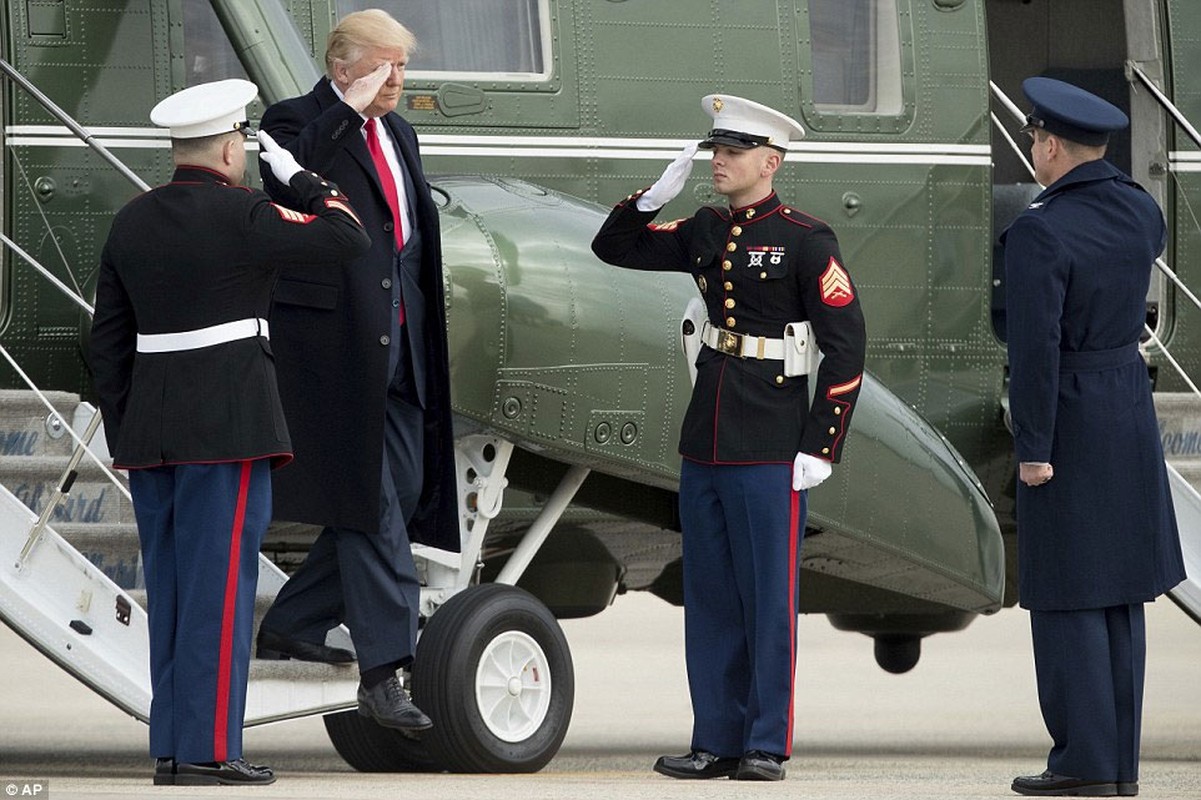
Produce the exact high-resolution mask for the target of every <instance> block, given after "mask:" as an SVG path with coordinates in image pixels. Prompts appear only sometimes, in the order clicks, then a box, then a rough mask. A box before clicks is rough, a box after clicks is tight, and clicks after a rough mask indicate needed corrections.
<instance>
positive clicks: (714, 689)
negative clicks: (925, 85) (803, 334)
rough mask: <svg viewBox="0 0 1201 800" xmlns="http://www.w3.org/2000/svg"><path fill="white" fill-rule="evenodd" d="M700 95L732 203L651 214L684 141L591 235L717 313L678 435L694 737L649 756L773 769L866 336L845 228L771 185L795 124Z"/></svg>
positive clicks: (679, 181)
mask: <svg viewBox="0 0 1201 800" xmlns="http://www.w3.org/2000/svg"><path fill="white" fill-rule="evenodd" d="M702 106H703V108H704V109H705V111H706V112H707V113H708V114H710V116H712V117H713V125H714V128H713V130H712V131H711V132H710V134H709V136H708V138H706V139H705V140H704V142H702V143H701V145H700V146H701V147H704V148H706V149H712V150H713V151H714V157H713V170H714V186H715V188H716V189H717V191H719V192H721V193H723V194H726V195H727V197H728V198H729V199H730V202H731V207H729V208H718V207H704V208H701V209H700V210H698V211H697V212H696V213H695V214H694V215H693V216H692V217H690V218H688V219H682V220H675V221H672V222H666V223H656V222H652V220H653V219H654V217H655V215H656V213H657V212H658V209H659V208H660V207H661V206H662V205H663V204H664V203H665V202H667V201H668V200H670V198H671V196H674V193H676V192H678V191H679V189H680V188H682V186H683V183H684V179H685V178H686V177H687V171H688V169H690V165H691V161H692V157H693V155H694V154H695V152H696V147H695V146H693V147H691V148H686V149H685V152H684V153H683V154H681V156H680V158H678V159H677V160H676V162H674V163H673V164H672V165H671V166H669V167H668V169H667V171H666V172H665V173H664V176H663V177H662V178H661V179H660V181H659V182H658V183H656V184H655V185H654V186H652V187H651V188H650V189H648V190H646V191H644V192H637V193H635V194H634V195H631V196H630V197H629V198H627V199H626V200H624V201H622V202H621V203H619V204H618V205H617V207H616V208H614V209H613V211H612V213H611V214H610V215H609V217H608V219H607V220H606V221H605V223H604V225H603V226H602V227H601V229H600V231H599V232H598V233H597V235H596V237H595V239H594V240H593V243H592V248H593V250H594V252H595V253H596V254H597V255H598V256H599V257H600V258H601V259H602V260H604V261H606V262H608V263H610V264H615V265H617V266H621V267H628V268H633V269H646V270H673V271H679V272H686V273H688V274H690V275H691V276H692V277H693V279H694V280H695V281H696V284H697V288H698V289H699V290H700V293H701V297H702V299H703V300H704V304H705V309H706V317H707V322H706V323H705V324H704V325H703V329H702V332H701V336H702V339H703V341H704V343H705V344H704V346H703V347H701V349H700V351H699V355H698V356H697V359H696V383H695V386H694V388H693V392H692V398H691V401H690V403H689V406H688V410H687V413H686V414H685V417H684V421H683V426H682V430H681V434H680V454H681V455H682V456H683V464H682V467H681V472H680V519H681V523H682V528H683V537H684V539H683V567H684V610H685V647H686V658H687V665H688V682H689V688H690V692H691V696H692V710H693V717H694V724H693V735H692V747H691V752H690V753H689V754H688V755H685V756H680V757H673V756H665V757H663V758H660V759H659V761H658V762H657V763H656V765H655V769H656V771H658V772H661V773H663V774H666V775H669V776H671V777H676V778H711V777H723V776H727V775H730V776H733V777H736V778H739V779H760V780H778V779H780V778H783V777H784V769H783V766H782V762H783V761H784V760H786V759H787V758H788V757H789V756H790V755H791V752H792V738H793V690H794V675H795V664H796V620H797V604H798V598H799V594H798V578H799V570H800V566H799V565H800V561H799V558H800V548H801V538H802V536H803V533H804V528H805V518H806V511H807V497H808V494H807V489H808V488H809V487H811V486H813V485H816V484H817V483H818V482H820V480H822V479H824V477H825V476H827V475H829V473H830V466H829V465H830V464H832V463H835V462H837V461H838V460H839V458H840V456H841V454H842V448H843V445H844V443H845V440H846V434H847V430H848V428H849V425H850V421H851V416H852V412H853V411H854V408H855V402H856V399H857V398H858V395H859V387H860V382H861V379H862V374H863V360H864V347H865V342H866V337H865V332H864V324H863V315H862V312H861V310H860V306H859V298H858V294H857V292H856V290H855V286H854V283H853V281H852V280H851V277H850V275H849V273H848V272H847V269H846V267H845V266H844V265H843V263H842V255H841V253H840V252H839V248H838V241H837V239H836V237H835V235H834V232H833V231H832V230H831V229H830V227H829V226H828V225H827V224H826V223H824V222H822V221H821V220H819V219H816V218H815V217H812V216H810V215H808V214H805V213H803V212H801V211H799V210H797V209H795V208H792V207H791V206H788V205H785V204H784V203H783V202H781V200H780V198H779V197H778V196H777V195H776V194H775V192H774V191H773V190H772V182H771V176H772V174H774V172H775V170H776V169H777V168H778V166H779V162H780V159H781V158H782V157H783V153H784V152H785V150H786V148H787V144H788V141H789V139H790V138H797V137H799V136H801V135H803V133H804V131H803V130H802V129H801V127H800V125H799V124H798V123H796V122H795V121H794V120H792V119H790V118H788V117H786V116H785V115H783V114H780V113H779V112H776V111H774V110H772V109H770V108H767V107H765V106H761V105H759V104H757V103H754V102H752V101H749V100H745V99H743V98H738V97H730V96H726V95H720V96H717V95H710V96H708V97H705V98H704V99H703V100H702ZM748 163H749V164H751V165H752V166H751V170H752V171H751V172H750V173H746V172H743V171H740V170H742V169H743V167H740V166H738V165H739V164H743V165H745V164H748ZM756 170H757V171H756ZM740 176H742V177H748V178H749V180H750V183H749V184H739V183H738V182H739V181H740V180H742V177H740ZM805 321H808V322H809V323H810V325H811V326H812V330H813V331H814V332H815V333H816V340H817V343H818V344H819V345H820V347H821V351H822V353H823V354H824V359H823V360H822V361H821V366H820V368H819V369H818V370H817V373H816V375H810V374H790V373H795V372H796V370H792V369H789V368H787V367H786V362H785V361H784V358H783V353H784V349H785V348H786V347H789V346H792V340H791V339H786V338H785V335H784V332H785V328H786V326H789V324H790V323H802V322H805ZM810 346H811V343H810ZM810 382H814V383H815V384H816V386H815V392H814V395H815V399H814V402H813V403H812V405H810V402H809V386H810Z"/></svg>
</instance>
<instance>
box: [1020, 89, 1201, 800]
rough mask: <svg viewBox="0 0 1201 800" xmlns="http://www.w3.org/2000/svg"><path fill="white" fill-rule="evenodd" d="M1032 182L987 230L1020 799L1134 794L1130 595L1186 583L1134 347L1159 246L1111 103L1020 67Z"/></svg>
mask: <svg viewBox="0 0 1201 800" xmlns="http://www.w3.org/2000/svg"><path fill="white" fill-rule="evenodd" d="M1022 89H1023V91H1024V92H1025V94H1026V97H1027V98H1028V99H1029V101H1030V102H1031V103H1032V104H1033V110H1032V112H1031V113H1030V114H1029V115H1028V116H1027V118H1026V122H1027V125H1026V127H1025V128H1024V129H1023V130H1026V131H1027V132H1028V133H1030V135H1031V136H1032V138H1033V144H1032V148H1031V154H1032V160H1033V162H1034V168H1035V176H1036V178H1037V179H1038V181H1039V183H1040V184H1042V185H1043V186H1046V187H1047V188H1046V189H1045V190H1044V191H1043V192H1042V193H1041V194H1040V195H1039V196H1038V197H1037V198H1035V200H1034V202H1032V203H1031V204H1030V206H1029V208H1027V209H1026V210H1025V211H1024V212H1023V213H1022V214H1021V215H1020V216H1019V217H1018V218H1017V220H1015V221H1014V223H1013V224H1012V225H1011V226H1010V227H1009V228H1008V230H1006V231H1005V233H1004V234H1003V235H1002V242H1003V244H1004V249H1005V272H1006V280H1007V286H1008V293H1007V307H1008V346H1009V367H1010V386H1009V400H1010V410H1011V414H1012V420H1013V437H1014V445H1015V448H1016V454H1017V460H1018V462H1019V467H1018V469H1019V478H1020V480H1019V481H1018V487H1017V524H1018V571H1019V593H1020V601H1021V605H1022V607H1023V608H1026V609H1029V611H1030V624H1031V631H1032V635H1033V641H1034V661H1035V670H1036V676H1037V682H1038V694H1039V702H1040V704H1041V706H1042V712H1043V719H1044V720H1045V722H1046V725H1047V730H1048V732H1049V733H1050V734H1051V737H1052V740H1053V742H1054V745H1053V747H1052V748H1051V752H1050V755H1049V757H1048V759H1047V769H1046V771H1045V772H1043V773H1042V774H1041V775H1031V776H1022V777H1018V778H1016V779H1015V780H1014V781H1013V785H1012V789H1013V790H1014V791H1015V792H1018V793H1019V794H1028V795H1089V796H1113V795H1118V796H1132V795H1135V794H1137V793H1138V755H1139V731H1140V724H1141V712H1142V708H1141V706H1142V692H1143V668H1144V661H1145V654H1146V639H1145V631H1144V622H1143V604H1144V603H1147V602H1150V601H1152V600H1154V599H1155V598H1156V597H1157V596H1159V595H1160V594H1162V593H1164V592H1165V591H1167V590H1168V589H1171V588H1172V587H1173V586H1175V585H1176V584H1177V583H1179V582H1180V581H1181V580H1183V579H1184V577H1185V574H1184V566H1183V561H1182V558H1181V552H1180V540H1179V536H1178V533H1177V530H1176V517H1175V513H1174V511H1173V509H1172V498H1171V494H1170V492H1169V487H1168V478H1167V473H1166V469H1165V467H1164V461H1163V452H1162V450H1161V447H1160V441H1159V433H1158V426H1157V423H1156V419H1155V409H1154V406H1153V405H1152V400H1151V384H1150V380H1149V379H1148V375H1147V368H1146V365H1145V363H1144V362H1143V359H1142V358H1141V356H1140V354H1139V350H1138V343H1139V336H1140V334H1141V333H1142V331H1143V325H1144V321H1145V318H1146V301H1145V299H1146V296H1147V288H1148V285H1149V282H1150V278H1151V270H1152V266H1153V263H1154V261H1155V258H1156V256H1157V255H1159V253H1160V252H1161V251H1162V250H1163V248H1164V243H1165V241H1166V232H1165V226H1164V220H1163V215H1162V214H1161V213H1160V210H1159V207H1158V206H1157V205H1156V203H1155V200H1154V199H1153V198H1152V197H1151V196H1150V195H1149V194H1148V193H1147V192H1146V191H1144V190H1143V189H1142V187H1140V186H1139V185H1138V184H1136V183H1135V182H1134V181H1133V180H1131V179H1130V178H1129V177H1128V176H1127V175H1125V174H1123V173H1122V172H1121V171H1120V170H1118V169H1117V168H1115V167H1114V166H1113V165H1112V164H1110V163H1109V162H1107V161H1105V160H1104V158H1103V157H1104V155H1105V149H1106V144H1107V141H1108V136H1109V133H1110V132H1111V131H1115V130H1121V129H1122V128H1125V127H1126V125H1127V124H1128V122H1129V120H1128V119H1127V117H1126V115H1125V114H1124V113H1123V112H1122V111H1121V110H1119V109H1118V108H1116V107H1114V106H1113V105H1111V104H1109V103H1107V102H1106V101H1104V100H1102V99H1100V98H1098V97H1096V96H1095V95H1092V94H1090V93H1088V92H1085V91H1084V90H1082V89H1080V88H1078V87H1076V86H1072V85H1071V84H1067V83H1063V82H1061V81H1057V80H1052V79H1049V78H1042V77H1035V78H1029V79H1027V80H1026V81H1025V82H1024V83H1023V84H1022Z"/></svg>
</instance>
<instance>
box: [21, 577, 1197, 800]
mask: <svg viewBox="0 0 1201 800" xmlns="http://www.w3.org/2000/svg"><path fill="white" fill-rule="evenodd" d="M563 627H564V630H565V631H566V633H567V637H568V640H569V642H570V644H571V648H572V652H573V655H574V660H575V669H576V704H575V712H574V715H573V718H572V723H571V728H570V730H569V732H568V735H567V739H566V741H565V742H564V745H563V748H562V750H561V751H560V753H559V755H558V756H557V757H556V758H555V759H554V760H553V761H552V762H551V763H550V765H548V766H547V768H546V769H544V770H543V771H542V772H540V773H537V774H535V775H429V774H364V773H358V772H355V771H353V770H352V769H350V768H349V767H348V766H347V765H346V763H345V762H343V761H342V760H341V758H339V756H338V755H337V753H336V752H335V751H334V749H333V747H332V746H331V745H330V743H329V739H328V738H327V737H326V734H325V729H324V726H323V724H322V723H321V721H320V720H319V719H305V720H294V721H290V722H283V723H279V724H276V725H270V726H265V727H259V728H253V729H250V730H248V731H247V732H246V737H245V739H246V744H245V751H246V756H247V757H248V758H249V759H250V760H252V761H255V762H257V763H267V764H270V765H271V766H273V767H274V768H275V770H276V772H277V774H278V775H279V780H278V781H277V782H276V783H275V784H274V785H272V786H266V787H254V788H238V787H212V788H207V787H206V788H191V787H154V786H152V785H151V782H150V772H151V762H150V760H149V758H148V757H147V756H146V755H145V753H146V727H145V726H144V725H143V724H142V723H139V722H137V721H135V720H133V719H131V718H129V717H127V716H126V715H124V714H123V713H121V712H120V711H118V710H116V709H115V708H114V707H112V706H111V705H109V704H108V703H107V702H105V701H104V700H102V699H101V698H99V697H97V696H96V695H94V694H92V693H91V692H90V691H88V690H87V689H86V688H84V687H83V686H82V685H81V684H79V683H78V682H76V681H75V680H74V679H72V678H71V677H69V676H68V675H67V674H66V673H64V672H62V671H61V670H60V669H58V668H57V667H56V666H54V665H52V664H51V663H50V662H48V661H46V660H45V659H44V658H43V657H41V656H40V655H39V654H38V653H37V652H36V651H34V650H33V649H32V648H30V647H29V646H28V645H26V644H25V643H24V642H23V641H21V640H20V639H19V638H18V637H17V636H16V635H15V634H13V633H12V632H11V631H9V630H8V629H7V628H4V627H3V626H0V791H2V792H4V797H8V796H13V797H41V798H52V799H53V800H66V799H67V798H104V797H120V798H147V797H155V798H163V797H220V798H221V799H222V800H233V799H234V798H330V800H355V799H356V798H370V800H381V799H382V798H390V797H395V796H404V797H409V798H437V800H475V798H489V800H492V799H493V798H503V797H507V796H512V797H521V798H522V799H523V800H540V799H541V798H547V799H548V800H549V799H550V798H554V799H555V800H558V799H559V798H581V800H588V799H590V798H597V800H600V798H604V800H612V799H614V798H631V799H633V800H642V799H644V798H645V800H650V799H651V798H655V799H656V800H657V799H658V798H677V797H678V798H689V800H693V799H694V798H695V799H696V800H704V798H711V797H712V798H717V797H720V798H744V797H759V796H763V795H771V796H777V797H796V798H807V799H808V798H812V800H825V799H826V798H831V799H833V798H855V799H856V800H861V799H863V798H872V800H889V798H914V797H936V798H941V797H948V798H1005V797H1016V795H1014V794H1012V793H1011V792H1010V791H1009V783H1010V781H1011V780H1012V779H1013V777H1014V776H1015V775H1018V774H1030V773H1037V772H1041V771H1042V770H1043V768H1044V765H1045V757H1046V751H1047V748H1048V747H1049V745H1050V741H1049V739H1048V737H1047V734H1046V732H1045V731H1044V729H1043V726H1042V720H1041V717H1040V716H1039V711H1038V702H1037V698H1036V695H1035V690H1034V671H1033V663H1032V659H1031V656H1030V644H1029V619H1028V617H1027V615H1026V614H1025V613H1024V612H1022V611H1021V610H1018V609H1006V610H1004V611H1001V612H1000V613H998V614H996V615H994V616H992V617H986V618H981V619H979V620H977V621H976V622H974V623H973V624H972V625H971V626H970V627H969V628H968V629H967V630H966V631H963V632H961V633H953V634H944V635H939V636H935V637H932V638H930V639H927V640H925V642H924V647H923V653H922V658H921V661H920V662H919V663H918V665H917V667H916V668H915V669H914V670H912V671H911V672H909V673H907V674H905V675H891V674H888V673H886V672H884V671H883V670H881V669H880V668H879V667H877V666H876V665H875V662H874V660H873V658H872V645H871V640H870V639H868V638H866V637H863V636H860V635H858V634H851V633H844V632H839V631H835V630H834V629H833V628H831V627H830V625H829V624H828V623H827V622H826V620H825V618H824V617H803V618H802V620H801V624H800V626H799V647H800V652H799V656H798V659H797V661H798V668H797V698H796V739H795V743H794V751H793V758H792V760H791V761H789V762H788V765H787V768H788V778H787V780H785V781H784V782H783V783H781V784H751V783H743V782H734V781H728V780H717V781H706V782H696V781H689V782H678V781H673V780H670V779H668V778H664V777H662V776H659V775H656V774H654V773H653V772H651V770H650V767H651V764H652V763H653V762H654V759H655V758H656V757H657V756H659V755H661V754H664V753H680V752H684V751H686V750H687V749H688V735H689V729H690V722H691V714H690V711H689V705H688V693H687V685H686V683H685V680H684V658H683V615H682V612H681V611H680V609H678V608H673V607H671V606H669V605H667V604H666V603H663V602H662V601H660V600H658V599H656V598H654V597H652V596H649V595H645V594H641V593H637V594H631V595H625V596H621V597H619V598H617V601H616V602H615V603H614V605H613V607H612V608H610V609H608V610H607V611H605V612H604V613H602V614H600V615H598V616H596V617H592V618H589V619H585V620H569V621H565V622H564V623H563ZM1147 629H1148V651H1149V655H1148V664H1147V691H1146V699H1145V710H1144V721H1143V748H1142V754H1143V760H1142V775H1141V790H1142V791H1141V796H1142V797H1145V798H1164V799H1165V800H1177V799H1179V800H1186V799H1187V800H1197V799H1198V798H1201V627H1198V626H1197V625H1196V624H1194V623H1193V622H1192V620H1191V619H1189V618H1188V617H1187V616H1186V615H1185V614H1184V613H1183V612H1181V611H1180V610H1179V609H1178V608H1176V607H1175V606H1174V605H1173V604H1172V603H1171V602H1169V601H1167V600H1161V601H1160V602H1158V603H1155V604H1153V605H1151V606H1149V607H1148V609H1147ZM39 787H40V788H39ZM0 800H3V798H2V797H0Z"/></svg>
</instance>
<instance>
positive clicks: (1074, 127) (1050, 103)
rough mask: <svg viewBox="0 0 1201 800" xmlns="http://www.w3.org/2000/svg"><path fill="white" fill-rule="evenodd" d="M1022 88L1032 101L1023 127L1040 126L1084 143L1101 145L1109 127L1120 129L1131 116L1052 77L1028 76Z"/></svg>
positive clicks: (1076, 87)
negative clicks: (1031, 108) (1031, 107)
mask: <svg viewBox="0 0 1201 800" xmlns="http://www.w3.org/2000/svg"><path fill="white" fill-rule="evenodd" d="M1022 91H1023V92H1024V93H1025V95H1026V98H1027V99H1028V100H1029V101H1030V102H1031V103H1033V104H1034V109H1033V110H1032V111H1031V112H1030V113H1029V114H1027V115H1026V126H1025V127H1024V128H1022V130H1030V129H1032V128H1042V129H1043V130H1045V131H1047V132H1049V133H1053V134H1055V135H1056V136H1062V137H1063V138H1064V139H1070V140H1072V141H1073V142H1080V143H1081V144H1086V145H1094V146H1095V145H1102V144H1105V143H1106V142H1108V141H1109V134H1110V132H1111V131H1120V130H1122V129H1123V128H1125V127H1126V126H1127V125H1129V124H1130V118H1129V117H1127V116H1126V114H1125V113H1124V112H1123V111H1122V110H1121V109H1120V108H1118V107H1117V106H1115V105H1113V104H1112V103H1109V102H1107V101H1105V100H1102V99H1101V98H1100V97H1097V96H1096V95H1095V94H1092V93H1091V92H1086V91H1084V90H1083V89H1081V88H1080V87H1079V86H1073V85H1072V84H1070V83H1064V82H1063V81H1057V80H1055V79H1054V78H1041V77H1040V78H1027V79H1026V80H1024V81H1022Z"/></svg>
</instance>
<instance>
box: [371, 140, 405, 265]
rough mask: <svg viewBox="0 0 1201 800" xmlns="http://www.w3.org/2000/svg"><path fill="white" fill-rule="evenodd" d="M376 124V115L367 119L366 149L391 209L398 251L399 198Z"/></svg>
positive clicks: (400, 244) (400, 231)
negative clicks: (373, 163)
mask: <svg viewBox="0 0 1201 800" xmlns="http://www.w3.org/2000/svg"><path fill="white" fill-rule="evenodd" d="M376 125H379V118H378V117H376V118H373V119H370V120H368V121H367V150H368V152H370V153H371V160H372V161H373V162H375V171H376V172H377V173H378V174H379V182H380V185H381V186H383V187H384V199H386V200H387V201H388V208H390V209H392V223H393V225H394V228H393V232H394V233H395V234H396V249H397V251H399V250H400V249H401V248H403V247H404V245H405V234H404V228H402V227H401V224H400V198H399V196H398V195H397V194H396V180H395V178H393V177H392V168H391V167H389V166H388V159H386V158H384V149H383V148H382V147H380V144H379V133H378V132H377V130H376V127H375V126H376Z"/></svg>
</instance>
